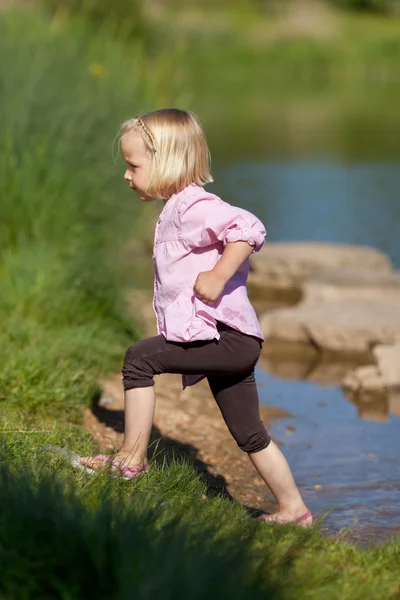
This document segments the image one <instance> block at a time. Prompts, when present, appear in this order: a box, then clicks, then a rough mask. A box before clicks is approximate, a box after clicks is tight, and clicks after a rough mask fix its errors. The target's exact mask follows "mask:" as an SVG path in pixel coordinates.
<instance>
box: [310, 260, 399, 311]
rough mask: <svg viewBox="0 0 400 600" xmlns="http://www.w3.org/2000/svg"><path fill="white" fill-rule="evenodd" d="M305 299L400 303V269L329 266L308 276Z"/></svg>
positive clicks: (313, 300)
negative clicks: (379, 269) (378, 269)
mask: <svg viewBox="0 0 400 600" xmlns="http://www.w3.org/2000/svg"><path fill="white" fill-rule="evenodd" d="M302 290H303V294H302V300H303V302H304V303H310V304H312V303H320V302H343V301H345V300H356V301H358V300H383V301H387V300H391V301H393V302H396V301H397V302H398V303H399V306H400V272H399V271H392V272H389V273H388V272H385V271H383V272H380V271H374V270H372V269H365V268H362V269H356V268H351V269H350V268H349V269H326V270H324V271H320V272H319V273H315V274H314V275H312V276H311V277H309V278H308V279H307V280H306V281H305V282H304V283H303V286H302Z"/></svg>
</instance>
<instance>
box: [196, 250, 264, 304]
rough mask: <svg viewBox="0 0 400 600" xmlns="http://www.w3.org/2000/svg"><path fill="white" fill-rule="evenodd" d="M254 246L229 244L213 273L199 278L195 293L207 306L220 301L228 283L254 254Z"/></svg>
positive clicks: (205, 272) (209, 272)
mask: <svg viewBox="0 0 400 600" xmlns="http://www.w3.org/2000/svg"><path fill="white" fill-rule="evenodd" d="M253 251H254V246H251V245H250V244H248V243H247V242H242V241H238V242H229V243H228V244H226V246H225V248H224V251H223V253H222V256H221V258H220V259H219V261H218V262H217V264H216V265H215V267H214V268H213V269H212V270H211V271H203V272H202V273H199V275H198V276H197V279H196V282H195V284H194V288H193V290H194V293H195V295H196V297H197V298H199V299H200V300H202V301H203V302H204V303H205V304H208V303H213V302H215V301H216V300H218V298H219V296H220V295H221V294H222V292H223V291H224V287H225V285H226V284H227V282H228V281H229V280H230V279H231V277H233V276H234V274H235V273H236V271H237V270H238V268H239V267H240V265H241V264H242V263H243V262H244V261H245V260H246V258H248V257H249V256H250V254H252V253H253Z"/></svg>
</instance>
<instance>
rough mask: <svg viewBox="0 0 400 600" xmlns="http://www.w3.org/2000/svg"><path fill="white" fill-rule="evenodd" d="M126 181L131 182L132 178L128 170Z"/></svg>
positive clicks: (125, 176)
mask: <svg viewBox="0 0 400 600" xmlns="http://www.w3.org/2000/svg"><path fill="white" fill-rule="evenodd" d="M124 179H126V181H130V180H131V176H130V173H129V170H128V169H127V170H126V171H125V175H124Z"/></svg>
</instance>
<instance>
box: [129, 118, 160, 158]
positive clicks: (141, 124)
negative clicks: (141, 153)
mask: <svg viewBox="0 0 400 600" xmlns="http://www.w3.org/2000/svg"><path fill="white" fill-rule="evenodd" d="M134 124H135V125H139V127H140V129H141V130H142V132H143V133H144V135H145V137H146V138H147V141H148V142H149V145H150V148H151V149H152V150H153V152H154V153H156V152H157V145H156V139H155V137H154V135H153V133H152V132H151V131H150V129H149V128H148V127H147V125H146V123H145V122H144V121H142V119H141V118H140V117H135V123H134Z"/></svg>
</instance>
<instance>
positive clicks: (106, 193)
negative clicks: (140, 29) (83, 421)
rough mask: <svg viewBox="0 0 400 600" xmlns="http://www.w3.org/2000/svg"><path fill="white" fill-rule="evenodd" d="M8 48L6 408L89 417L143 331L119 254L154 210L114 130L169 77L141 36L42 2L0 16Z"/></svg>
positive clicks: (0, 127) (2, 77) (2, 75)
mask: <svg viewBox="0 0 400 600" xmlns="http://www.w3.org/2000/svg"><path fill="white" fill-rule="evenodd" d="M0 52H1V55H2V57H3V60H2V61H1V65H0V89H1V91H0V94H1V96H0V99H1V106H2V111H1V115H0V131H1V134H0V135H1V137H0V201H1V203H0V247H1V258H0V261H1V262H0V315H1V317H0V318H1V321H2V327H1V331H0V394H1V396H2V397H3V401H2V404H1V405H0V408H1V409H2V410H6V411H8V412H10V411H11V412H12V411H13V409H16V410H17V412H18V413H19V414H22V413H25V414H26V413H38V412H43V413H44V414H47V415H49V414H52V415H53V416H54V415H55V414H56V413H57V416H58V417H62V418H65V419H67V420H69V419H71V418H74V419H76V418H78V419H79V414H80V410H79V408H78V407H79V405H82V403H84V402H87V398H88V396H90V394H91V393H95V390H96V387H97V384H96V381H97V379H98V377H99V376H100V374H102V373H105V372H110V371H111V370H112V369H115V368H119V367H120V362H121V357H122V351H123V348H124V347H125V346H126V345H127V343H128V342H129V341H130V340H133V339H135V337H136V333H135V325H134V324H133V323H132V322H131V321H130V320H128V319H127V318H126V311H125V310H124V306H123V299H122V297H121V280H120V279H119V277H120V273H121V269H120V268H119V264H118V261H119V258H120V255H121V248H122V246H123V245H124V244H125V243H126V242H127V240H129V239H130V238H137V239H140V237H141V236H143V233H142V213H141V212H140V207H139V205H138V203H137V200H136V201H135V198H134V197H133V196H132V195H129V191H128V189H127V187H126V186H124V184H123V181H122V175H123V165H122V164H121V161H119V162H118V163H117V164H115V163H114V159H113V140H114V138H115V136H116V133H117V131H118V126H119V123H120V122H121V121H122V120H123V119H125V118H127V117H128V116H131V115H132V114H135V113H136V112H139V111H141V110H143V109H146V108H149V107H150V108H151V107H152V106H154V96H155V91H156V81H155V80H156V78H157V74H156V73H154V76H153V77H152V78H151V81H149V82H148V83H146V77H145V75H144V66H143V63H144V58H143V50H142V45H141V41H140V39H139V40H138V41H137V42H135V43H132V44H131V46H130V48H129V52H128V50H127V49H126V48H125V47H124V46H123V45H122V44H118V43H117V42H116V41H115V40H114V39H113V38H111V37H110V36H109V35H107V34H105V33H103V34H102V33H101V32H100V33H99V34H98V35H92V36H91V37H89V36H87V35H86V33H85V31H84V29H83V28H81V29H80V28H78V27H75V29H71V28H70V27H68V26H67V25H65V24H64V22H63V21H61V22H60V21H59V20H57V19H53V20H50V19H48V18H44V17H42V16H40V15H34V14H31V13H26V14H18V13H11V12H8V13H4V14H2V15H1V19H0ZM152 103H153V104H152ZM117 149H118V145H115V148H114V151H115V152H117ZM138 259H139V260H140V255H139V256H138ZM132 275H133V278H134V272H133V273H132ZM132 283H133V281H132ZM72 416H73V417H72Z"/></svg>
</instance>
